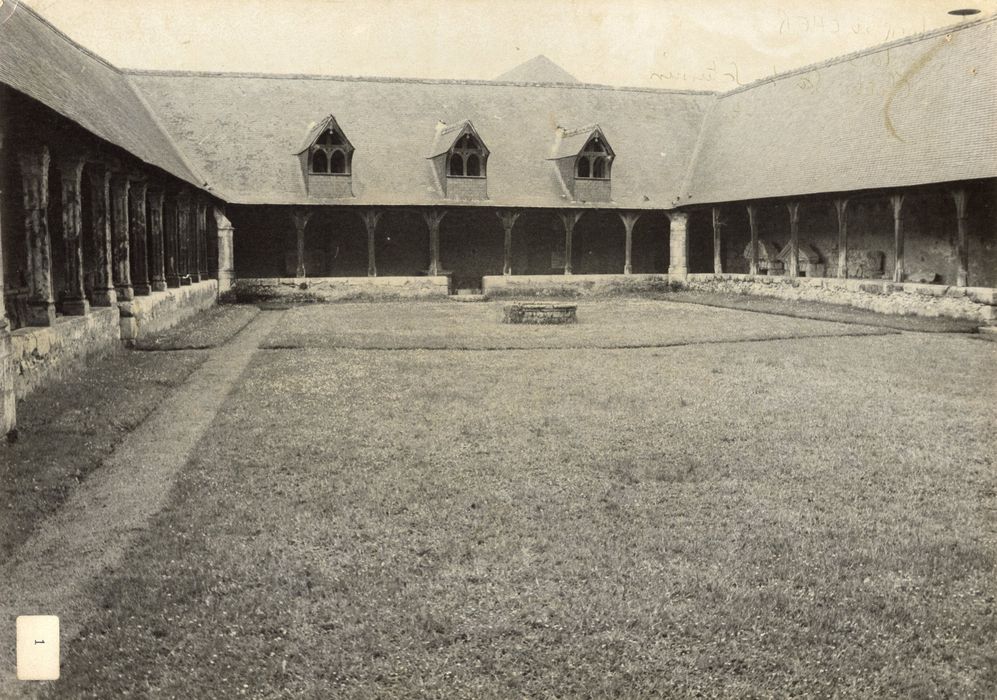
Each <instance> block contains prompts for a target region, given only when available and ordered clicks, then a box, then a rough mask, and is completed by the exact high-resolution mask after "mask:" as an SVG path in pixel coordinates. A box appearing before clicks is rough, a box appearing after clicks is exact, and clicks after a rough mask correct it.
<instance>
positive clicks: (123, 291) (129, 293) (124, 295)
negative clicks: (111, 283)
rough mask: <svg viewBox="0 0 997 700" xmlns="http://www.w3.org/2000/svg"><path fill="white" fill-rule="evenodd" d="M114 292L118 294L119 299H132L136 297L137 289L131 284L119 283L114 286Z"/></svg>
mask: <svg viewBox="0 0 997 700" xmlns="http://www.w3.org/2000/svg"><path fill="white" fill-rule="evenodd" d="M114 293H115V294H116V295H117V296H118V301H131V300H132V299H134V298H135V290H134V289H132V286H131V285H130V284H129V285H118V286H117V287H115V288H114Z"/></svg>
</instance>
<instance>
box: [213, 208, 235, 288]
mask: <svg viewBox="0 0 997 700" xmlns="http://www.w3.org/2000/svg"><path fill="white" fill-rule="evenodd" d="M214 214H215V225H216V228H217V229H218V293H219V294H221V293H222V292H227V291H228V290H229V289H231V288H232V282H233V280H235V256H234V255H233V248H232V234H233V233H234V232H235V229H234V228H233V226H232V222H231V221H229V220H228V218H227V217H226V216H225V211H224V210H223V209H222V208H221V207H217V206H216V207H215V209H214Z"/></svg>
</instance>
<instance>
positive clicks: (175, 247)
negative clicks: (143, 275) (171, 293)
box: [163, 197, 180, 288]
mask: <svg viewBox="0 0 997 700" xmlns="http://www.w3.org/2000/svg"><path fill="white" fill-rule="evenodd" d="M177 206H178V205H177V200H176V198H175V197H170V199H169V202H167V203H165V204H164V206H163V263H164V267H165V268H166V286H167V287H174V288H175V287H179V286H180V268H179V261H180V241H179V240H178V236H179V221H180V216H179V212H178V211H177Z"/></svg>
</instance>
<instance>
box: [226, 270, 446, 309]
mask: <svg viewBox="0 0 997 700" xmlns="http://www.w3.org/2000/svg"><path fill="white" fill-rule="evenodd" d="M232 291H233V295H234V297H235V299H236V301H242V302H258V301H284V302H291V303H294V302H335V301H366V300H392V299H427V298H433V297H446V296H447V295H448V294H449V280H448V278H447V277H446V276H443V275H436V276H426V277H306V278H298V277H262V278H252V279H238V280H236V281H235V283H234V285H233V287H232Z"/></svg>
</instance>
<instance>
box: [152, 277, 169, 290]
mask: <svg viewBox="0 0 997 700" xmlns="http://www.w3.org/2000/svg"><path fill="white" fill-rule="evenodd" d="M152 291H154V292H165V291H166V280H165V279H154V280H152Z"/></svg>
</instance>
